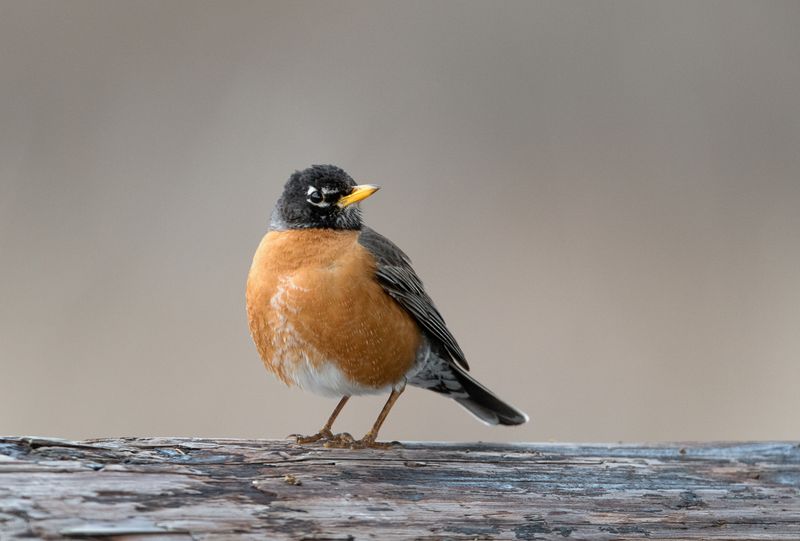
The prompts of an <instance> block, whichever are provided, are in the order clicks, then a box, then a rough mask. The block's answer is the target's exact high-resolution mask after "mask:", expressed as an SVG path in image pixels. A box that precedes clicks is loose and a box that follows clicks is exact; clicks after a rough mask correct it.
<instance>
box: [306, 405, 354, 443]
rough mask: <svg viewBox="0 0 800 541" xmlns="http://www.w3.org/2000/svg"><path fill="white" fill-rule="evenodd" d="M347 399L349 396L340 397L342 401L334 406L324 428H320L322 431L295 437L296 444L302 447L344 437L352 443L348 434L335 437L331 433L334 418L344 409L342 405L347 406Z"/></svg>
mask: <svg viewBox="0 0 800 541" xmlns="http://www.w3.org/2000/svg"><path fill="white" fill-rule="evenodd" d="M349 399H350V397H349V396H343V397H342V399H341V400H340V401H339V403H338V404H336V408H335V409H334V410H333V413H331V416H330V418H328V422H327V423H325V426H323V427H322V430H320V431H319V432H317V433H316V434H314V435H313V436H300V435H296V436H295V437H296V438H297V443H299V444H301V445H302V444H304V443H314V442H315V441H319V440H325V441H329V440H336V439H341V438H345V437H349V438H350V440H351V441H352V439H353V437H352V436H350V434H337V435H336V436H334V435H333V432H331V428H332V427H333V422H334V421H335V420H336V418H337V417H338V416H339V414H340V413H341V412H342V410H343V409H344V405H345V404H347V401H348V400H349Z"/></svg>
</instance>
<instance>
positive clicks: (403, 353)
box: [245, 165, 528, 448]
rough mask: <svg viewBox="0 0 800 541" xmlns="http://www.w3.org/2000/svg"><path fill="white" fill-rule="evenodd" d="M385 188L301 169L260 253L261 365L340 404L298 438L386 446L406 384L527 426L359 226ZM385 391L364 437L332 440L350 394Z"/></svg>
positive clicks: (253, 307) (257, 326) (254, 297)
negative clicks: (381, 435) (386, 426)
mask: <svg viewBox="0 0 800 541" xmlns="http://www.w3.org/2000/svg"><path fill="white" fill-rule="evenodd" d="M378 189H379V187H378V186H375V185H372V184H356V182H355V181H354V180H353V179H352V177H351V176H350V175H349V174H347V173H346V172H345V171H344V170H343V169H341V168H339V167H337V166H334V165H312V166H311V167H308V168H307V169H304V170H298V171H295V172H294V173H293V174H292V175H291V176H290V177H289V179H288V181H286V184H285V186H284V188H283V193H282V194H281V196H280V198H279V199H278V201H277V203H276V204H275V206H274V208H273V210H272V214H271V217H270V221H269V227H268V231H267V232H266V234H265V235H264V237H263V238H262V240H261V242H260V243H259V245H258V248H257V249H256V252H255V254H254V256H253V260H252V264H251V266H250V270H249V273H248V276H247V285H246V294H245V297H246V305H247V317H248V323H249V327H250V334H251V336H252V339H253V341H254V342H255V345H256V349H257V350H258V353H259V355H260V357H261V359H262V360H263V362H264V365H265V366H266V368H267V369H268V370H269V371H271V372H273V373H274V374H275V375H276V376H277V377H278V379H280V380H281V381H283V382H284V383H285V384H287V385H289V386H296V387H300V388H302V389H305V390H308V391H311V392H313V393H316V394H320V395H323V396H328V397H335V398H339V399H340V400H339V402H338V404H337V406H336V408H335V409H334V411H333V413H332V414H331V416H330V417H329V419H328V421H327V422H326V423H325V425H324V426H323V428H322V429H321V430H320V431H319V432H318V433H316V434H314V435H311V436H300V435H296V436H295V437H296V439H297V442H298V443H300V444H309V443H314V442H320V441H321V442H322V443H323V444H324V445H325V446H328V447H343V448H344V447H349V448H385V447H387V446H390V445H391V444H390V443H381V442H378V441H377V437H378V432H379V430H380V428H381V426H382V425H383V423H384V421H385V419H386V416H387V415H388V414H389V411H390V410H391V409H392V406H394V404H395V402H396V401H397V399H398V398H399V397H400V395H401V394H402V393H403V391H404V390H405V388H406V385H411V386H413V387H420V388H423V389H427V390H430V391H433V392H436V393H439V394H441V395H444V396H447V397H449V398H452V399H454V400H455V401H456V402H457V403H458V404H460V405H461V406H463V407H464V408H466V409H467V410H468V411H469V412H470V413H472V414H473V415H474V416H475V417H477V418H478V419H479V420H480V421H483V422H484V423H486V424H489V425H509V426H512V425H520V424H523V423H525V422H527V421H528V416H527V415H526V414H525V413H523V412H522V411H520V410H519V409H517V408H515V407H513V406H511V405H510V404H508V403H506V402H504V401H503V400H501V399H500V398H499V397H498V396H497V395H496V394H494V393H493V392H492V391H490V390H489V389H487V388H486V387H485V386H483V385H482V384H480V383H479V382H478V381H477V380H476V379H475V378H473V377H472V375H470V373H469V369H470V367H469V365H468V363H467V359H466V356H465V354H464V352H463V351H462V349H461V347H460V346H459V345H458V342H456V339H455V338H454V337H453V334H452V333H451V332H450V330H449V329H448V328H447V325H446V324H445V321H444V318H443V317H442V315H441V313H440V312H439V310H438V309H437V308H436V306H435V304H434V303H433V300H432V299H431V298H430V296H429V295H428V293H427V292H426V290H425V288H424V287H423V284H422V281H421V280H420V278H419V276H418V275H417V273H416V272H415V271H414V269H413V267H412V266H411V259H410V258H409V257H408V256H407V255H406V254H405V253H404V252H403V251H402V250H401V249H400V248H398V247H397V246H396V245H395V244H394V243H393V242H392V241H391V240H389V239H388V238H386V237H384V236H383V235H381V234H380V233H378V232H377V231H375V230H374V229H372V228H370V227H369V226H367V225H365V224H364V223H363V221H362V217H361V209H360V202H361V201H363V200H364V199H366V198H368V197H370V196H372V195H373V194H374V193H375V192H376V191H377V190H378ZM387 392H388V393H389V397H388V399H387V401H386V404H385V405H384V406H383V409H382V410H381V412H380V414H379V415H378V417H377V419H376V420H375V422H374V424H373V426H372V428H371V429H370V430H369V432H367V433H366V434H365V435H364V437H362V438H361V439H359V440H355V439H354V438H353V437H352V436H351V435H350V434H348V433H341V434H334V433H333V431H332V429H333V423H334V421H335V420H336V418H337V416H338V415H339V413H340V412H341V411H342V409H343V408H344V406H345V404H346V403H347V401H348V400H349V399H350V397H351V396H358V395H368V394H385V393H387Z"/></svg>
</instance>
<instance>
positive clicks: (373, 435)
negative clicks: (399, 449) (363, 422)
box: [350, 381, 406, 449]
mask: <svg viewBox="0 0 800 541" xmlns="http://www.w3.org/2000/svg"><path fill="white" fill-rule="evenodd" d="M405 388H406V383H405V381H403V382H402V383H400V384H399V385H396V386H395V387H393V388H392V394H390V395H389V399H388V400H387V401H386V404H384V405H383V409H382V410H381V413H380V414H379V415H378V418H377V419H375V424H373V425H372V428H371V429H370V431H369V432H367V433H366V434H365V435H364V437H363V438H361V439H360V440H358V441H354V442H352V443H351V444H350V447H351V448H353V449H365V448H367V447H370V448H373V449H387V448H389V447H391V446H392V444H391V443H379V442H376V441H375V440H376V439H377V438H378V431H379V430H380V429H381V425H382V424H383V421H385V420H386V416H387V415H389V411H390V410H391V409H392V406H394V403H395V402H397V399H398V398H400V395H401V394H403V391H404V390H405Z"/></svg>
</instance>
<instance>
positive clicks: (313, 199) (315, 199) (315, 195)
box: [308, 190, 322, 204]
mask: <svg viewBox="0 0 800 541" xmlns="http://www.w3.org/2000/svg"><path fill="white" fill-rule="evenodd" d="M308 202H309V203H314V204H317V203H322V194H320V193H319V192H318V191H316V190H315V191H313V192H311V193H310V194H308Z"/></svg>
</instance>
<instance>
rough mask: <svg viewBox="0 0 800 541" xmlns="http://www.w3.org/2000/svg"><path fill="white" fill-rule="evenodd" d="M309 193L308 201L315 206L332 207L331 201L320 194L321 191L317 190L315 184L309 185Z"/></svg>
mask: <svg viewBox="0 0 800 541" xmlns="http://www.w3.org/2000/svg"><path fill="white" fill-rule="evenodd" d="M307 195H308V197H307V198H306V201H307V202H309V203H311V204H312V205H314V206H315V207H323V208H324V207H330V206H331V204H330V203H328V202H327V201H325V198H324V197H323V196H322V195H320V193H319V192H318V191H317V189H316V188H315V187H314V186H309V187H308V193H307Z"/></svg>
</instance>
